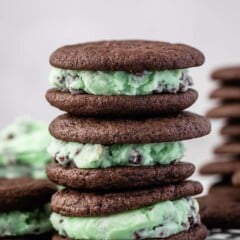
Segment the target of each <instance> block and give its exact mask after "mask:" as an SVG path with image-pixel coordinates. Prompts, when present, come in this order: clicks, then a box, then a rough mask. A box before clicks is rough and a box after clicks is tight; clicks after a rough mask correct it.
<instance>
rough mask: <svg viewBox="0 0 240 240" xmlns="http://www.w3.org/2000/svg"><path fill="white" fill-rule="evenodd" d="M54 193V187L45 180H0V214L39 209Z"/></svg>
mask: <svg viewBox="0 0 240 240" xmlns="http://www.w3.org/2000/svg"><path fill="white" fill-rule="evenodd" d="M55 191H56V187H55V185H54V184H53V183H51V182H49V181H47V180H35V179H30V178H19V179H0V212H7V211H12V210H32V209H34V208H39V207H40V206H42V205H43V204H45V203H48V202H50V199H51V196H52V194H53V193H54V192H55Z"/></svg>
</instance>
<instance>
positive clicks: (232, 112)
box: [207, 103, 240, 118]
mask: <svg viewBox="0 0 240 240" xmlns="http://www.w3.org/2000/svg"><path fill="white" fill-rule="evenodd" d="M207 117H210V118H239V117H240V103H229V104H224V105H221V106H217V107H215V108H213V109H211V110H210V111H208V113H207Z"/></svg>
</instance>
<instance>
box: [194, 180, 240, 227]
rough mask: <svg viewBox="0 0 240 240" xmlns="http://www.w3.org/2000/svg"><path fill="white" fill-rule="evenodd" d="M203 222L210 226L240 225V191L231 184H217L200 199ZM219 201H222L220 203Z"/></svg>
mask: <svg viewBox="0 0 240 240" xmlns="http://www.w3.org/2000/svg"><path fill="white" fill-rule="evenodd" d="M198 200H199V204H200V215H201V218H202V222H203V223H204V224H205V225H206V226H207V227H208V228H210V229H211V228H224V229H226V228H239V227H240V205H239V200H240V191H239V189H238V188H234V187H232V186H231V185H216V186H214V187H213V188H211V189H210V193H209V195H208V196H205V197H201V198H199V199H198ZM219 201H221V203H220V204H219Z"/></svg>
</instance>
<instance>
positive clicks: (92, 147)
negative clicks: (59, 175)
mask: <svg viewBox="0 0 240 240" xmlns="http://www.w3.org/2000/svg"><path fill="white" fill-rule="evenodd" d="M48 152H49V154H50V155H51V156H52V158H53V159H54V160H55V162H56V163H57V164H59V165H63V166H70V165H74V166H76V167H77V168H107V167H114V166H151V165H157V164H162V165H164V164H171V163H173V162H175V161H176V160H179V159H181V158H182V157H183V155H184V146H183V144H182V143H181V142H167V143H150V144H114V145H109V146H106V145H101V144H81V143H77V142H64V141H61V140H58V139H53V140H52V142H51V144H50V145H49V147H48Z"/></svg>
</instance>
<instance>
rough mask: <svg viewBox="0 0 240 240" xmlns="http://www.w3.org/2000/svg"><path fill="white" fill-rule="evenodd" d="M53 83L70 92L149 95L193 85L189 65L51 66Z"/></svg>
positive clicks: (175, 90) (185, 88) (50, 80)
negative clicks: (136, 68) (127, 68)
mask: <svg viewBox="0 0 240 240" xmlns="http://www.w3.org/2000/svg"><path fill="white" fill-rule="evenodd" d="M49 82H50V85H51V86H53V87H57V88H59V89H61V90H63V91H70V92H71V93H81V92H84V93H89V94H94V95H149V94H153V93H162V92H169V93H176V92H185V91H187V89H188V86H189V85H191V84H192V83H191V79H190V77H189V76H188V73H187V70H186V69H177V70H159V71H145V72H143V73H142V74H140V75H139V74H138V75H136V74H133V73H128V72H123V71H84V70H67V69H60V68H54V67H53V68H52V70H51V72H50V76H49Z"/></svg>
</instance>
